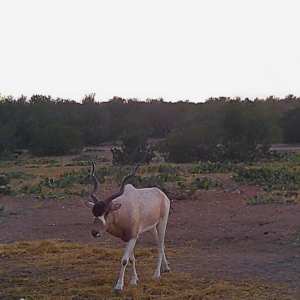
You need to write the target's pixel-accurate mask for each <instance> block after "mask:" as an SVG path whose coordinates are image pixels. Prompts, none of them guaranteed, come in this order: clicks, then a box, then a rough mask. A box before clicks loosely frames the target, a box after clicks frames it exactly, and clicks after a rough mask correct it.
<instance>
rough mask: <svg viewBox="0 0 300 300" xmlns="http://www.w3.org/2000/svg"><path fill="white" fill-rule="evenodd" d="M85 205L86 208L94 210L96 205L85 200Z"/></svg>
mask: <svg viewBox="0 0 300 300" xmlns="http://www.w3.org/2000/svg"><path fill="white" fill-rule="evenodd" d="M83 204H84V206H86V207H87V208H90V209H93V207H94V205H95V203H92V202H89V201H87V200H83Z"/></svg>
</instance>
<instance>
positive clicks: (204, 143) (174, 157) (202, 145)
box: [158, 127, 217, 163]
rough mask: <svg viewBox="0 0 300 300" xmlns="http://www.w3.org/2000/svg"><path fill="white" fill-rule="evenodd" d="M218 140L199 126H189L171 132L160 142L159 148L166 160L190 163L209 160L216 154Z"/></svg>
mask: <svg viewBox="0 0 300 300" xmlns="http://www.w3.org/2000/svg"><path fill="white" fill-rule="evenodd" d="M216 149H217V141H216V140H214V139H212V138H211V137H209V134H208V133H207V132H206V131H204V130H203V129H201V128H199V127H188V128H184V129H181V130H179V131H177V132H173V133H170V134H169V135H168V136H167V138H166V140H165V141H162V142H160V143H159V144H158V150H159V152H160V154H161V155H162V156H163V157H164V158H165V160H167V161H169V162H174V163H189V162H193V161H199V160H208V159H211V158H212V157H213V156H214V153H215V150H216Z"/></svg>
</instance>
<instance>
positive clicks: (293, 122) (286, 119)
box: [280, 106, 300, 143]
mask: <svg viewBox="0 0 300 300" xmlns="http://www.w3.org/2000/svg"><path fill="white" fill-rule="evenodd" d="M280 126H281V128H282V129H283V139H284V142H285V143H300V106H297V107H295V108H294V109H291V110H289V111H288V112H286V113H284V114H283V116H282V118H281V119H280Z"/></svg>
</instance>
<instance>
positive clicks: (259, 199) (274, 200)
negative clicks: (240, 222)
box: [244, 196, 297, 205]
mask: <svg viewBox="0 0 300 300" xmlns="http://www.w3.org/2000/svg"><path fill="white" fill-rule="evenodd" d="M244 202H245V204H246V205H264V204H296V203H297V200H295V199H291V198H290V199H287V198H278V197H266V196H254V197H252V198H246V199H245V200H244Z"/></svg>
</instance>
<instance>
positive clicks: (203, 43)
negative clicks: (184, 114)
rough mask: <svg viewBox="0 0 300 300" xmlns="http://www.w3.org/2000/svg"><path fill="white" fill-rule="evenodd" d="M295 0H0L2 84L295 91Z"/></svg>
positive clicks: (213, 92)
mask: <svg viewBox="0 0 300 300" xmlns="http://www.w3.org/2000/svg"><path fill="white" fill-rule="evenodd" d="M296 4H297V1H290V0H284V1H283V0H282V1H274V0H273V1H269V0H259V1H257V0H251V1H245V0H237V1H234V0H226V1H225V0H205V1H202V0H182V1H176V0H151V1H144V0H137V1H136V0H126V1H125V0H109V1H108V0H84V1H83V0H81V1H76V0H71V1H69V0H59V1H55V0H49V1H48V0H38V1H33V0H26V1H25V0H20V1H17V0H0V38H1V43H0V93H1V94H2V96H4V95H13V96H15V97H18V96H20V95H21V94H24V95H26V96H28V97H31V95H32V94H43V95H51V96H52V97H54V98H56V97H60V98H65V99H73V100H77V101H80V100H81V99H82V98H83V97H84V95H85V94H88V93H96V100H97V101H107V100H108V99H111V98H113V97H114V96H120V97H123V98H139V99H140V100H145V99H146V98H158V97H163V98H164V100H165V101H178V100H187V99H188V100H190V101H193V102H204V101H205V100H206V99H207V98H209V97H219V96H230V97H236V96H240V97H242V98H244V97H250V98H255V97H260V98H265V97H267V96H270V95H275V96H278V97H284V96H286V95H287V94H294V95H296V96H300V76H299V72H300V22H299V9H298V8H297V6H296Z"/></svg>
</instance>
